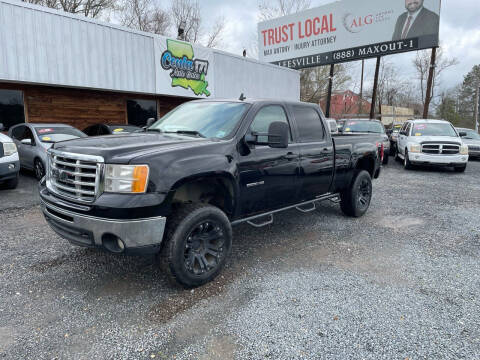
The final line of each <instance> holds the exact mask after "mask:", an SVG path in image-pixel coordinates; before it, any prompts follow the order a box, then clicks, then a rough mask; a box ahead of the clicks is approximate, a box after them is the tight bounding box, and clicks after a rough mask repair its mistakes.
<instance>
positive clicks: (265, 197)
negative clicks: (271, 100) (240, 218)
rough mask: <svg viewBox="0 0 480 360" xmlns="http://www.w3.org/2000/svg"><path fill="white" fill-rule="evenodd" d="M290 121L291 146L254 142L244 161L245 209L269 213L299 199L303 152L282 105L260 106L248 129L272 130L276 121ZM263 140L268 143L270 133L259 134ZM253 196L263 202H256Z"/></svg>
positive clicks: (242, 176) (242, 177) (247, 211)
mask: <svg viewBox="0 0 480 360" xmlns="http://www.w3.org/2000/svg"><path fill="white" fill-rule="evenodd" d="M276 121H280V122H286V123H287V124H288V125H289V128H290V143H289V145H288V147H287V148H271V147H269V146H268V145H253V144H250V145H249V148H250V154H249V155H247V156H246V157H245V156H244V157H243V159H242V160H241V161H242V162H241V164H240V167H241V176H240V187H241V191H242V193H243V194H242V212H243V215H247V214H248V213H250V214H251V213H258V212H265V211H268V210H273V209H278V208H281V207H284V206H288V205H291V204H294V203H295V202H296V201H297V200H298V196H297V194H298V189H299V184H298V170H299V157H300V152H299V148H298V144H296V143H294V142H293V137H292V133H291V126H290V121H289V119H288V116H287V112H286V110H285V107H284V106H283V105H282V104H272V105H265V106H262V107H261V108H259V109H258V111H257V112H256V113H255V115H254V117H253V120H252V122H251V123H250V126H249V128H248V130H247V136H248V135H251V134H252V133H261V134H266V133H268V129H269V126H270V124H271V123H272V122H276ZM258 140H259V142H268V139H267V137H266V136H258ZM252 196H253V198H254V199H255V198H256V199H258V197H259V196H261V197H262V201H261V202H257V204H256V205H254V204H253V203H252Z"/></svg>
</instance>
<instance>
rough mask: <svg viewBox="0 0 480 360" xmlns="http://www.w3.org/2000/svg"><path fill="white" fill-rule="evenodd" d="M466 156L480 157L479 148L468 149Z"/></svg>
mask: <svg viewBox="0 0 480 360" xmlns="http://www.w3.org/2000/svg"><path fill="white" fill-rule="evenodd" d="M468 156H471V157H475V158H480V150H470V149H469V150H468Z"/></svg>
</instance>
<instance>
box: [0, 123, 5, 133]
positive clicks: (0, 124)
mask: <svg viewBox="0 0 480 360" xmlns="http://www.w3.org/2000/svg"><path fill="white" fill-rule="evenodd" d="M3 130H5V126H3V123H0V131H3Z"/></svg>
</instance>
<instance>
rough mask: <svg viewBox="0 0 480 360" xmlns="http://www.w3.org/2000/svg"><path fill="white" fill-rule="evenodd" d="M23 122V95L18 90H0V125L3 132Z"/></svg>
mask: <svg viewBox="0 0 480 360" xmlns="http://www.w3.org/2000/svg"><path fill="white" fill-rule="evenodd" d="M24 122H25V112H24V109H23V93H22V92H21V91H19V90H2V89H0V123H2V124H3V126H4V127H5V130H8V129H10V127H12V126H13V125H17V124H20V123H24Z"/></svg>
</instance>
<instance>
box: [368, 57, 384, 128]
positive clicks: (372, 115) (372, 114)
mask: <svg viewBox="0 0 480 360" xmlns="http://www.w3.org/2000/svg"><path fill="white" fill-rule="evenodd" d="M381 60H382V58H381V57H380V56H379V57H377V66H376V67H375V78H374V80H373V93H372V105H371V106H370V119H373V118H375V103H376V102H377V87H378V74H379V72H380V62H381Z"/></svg>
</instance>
